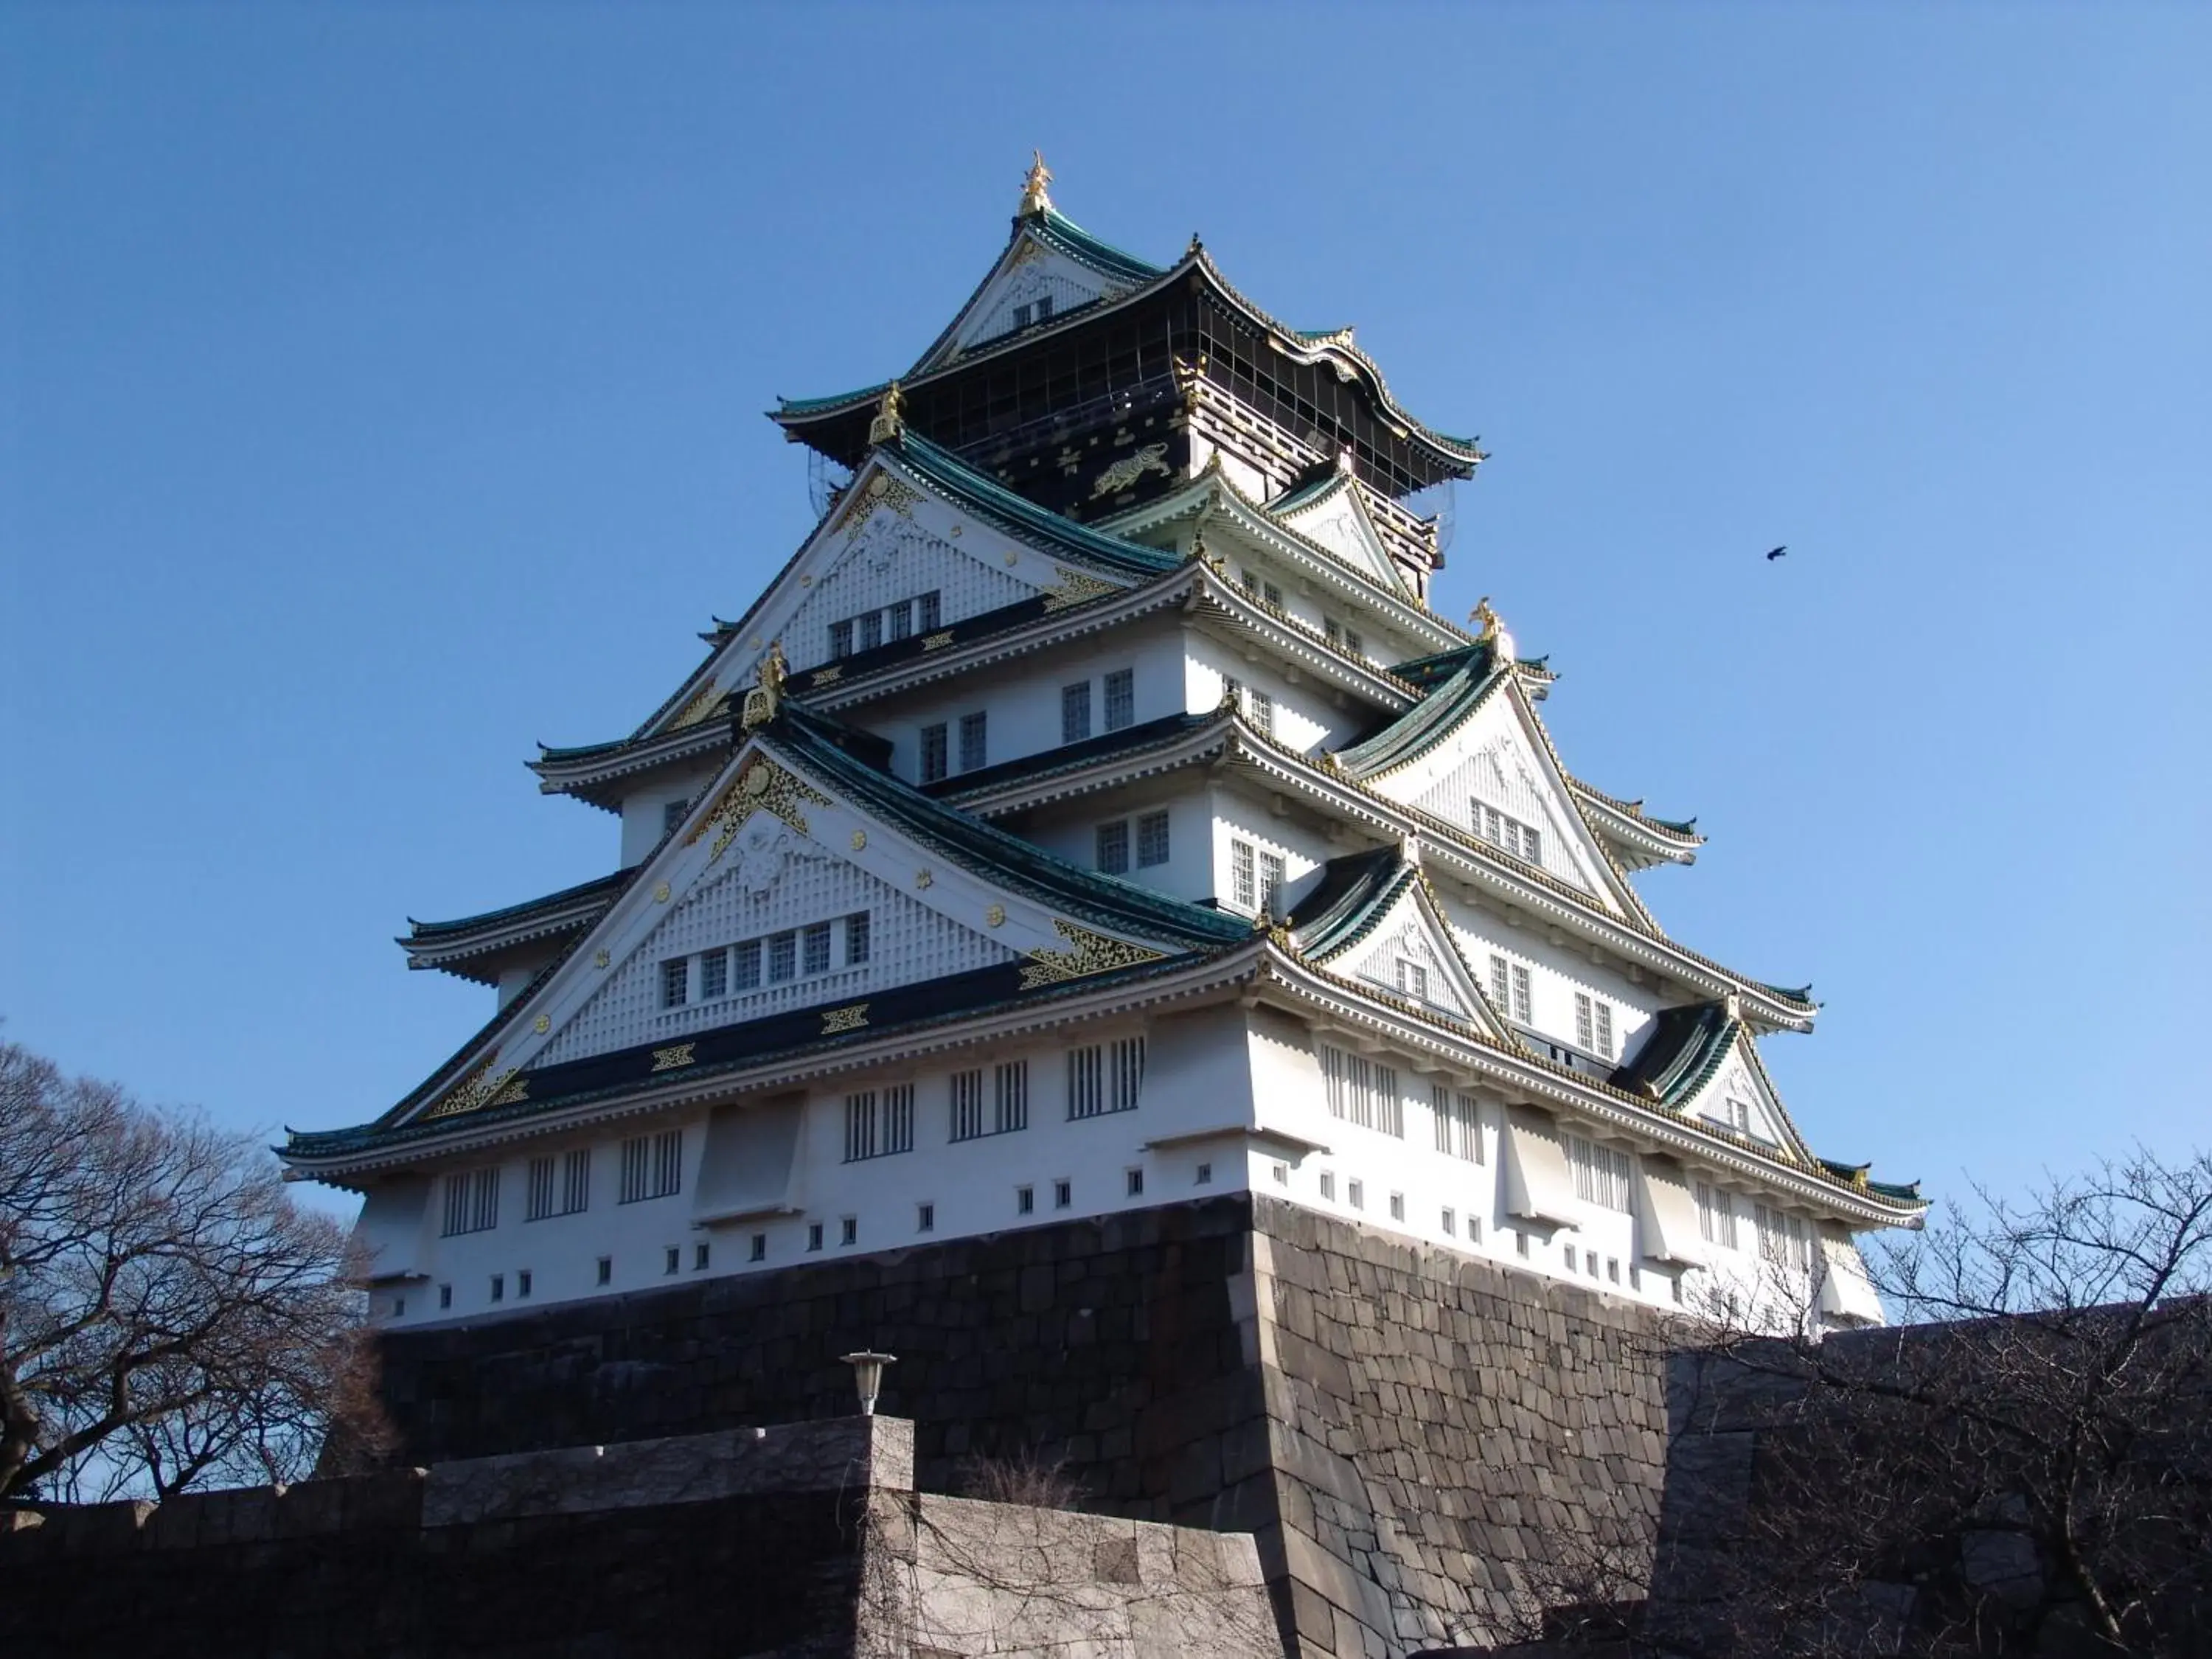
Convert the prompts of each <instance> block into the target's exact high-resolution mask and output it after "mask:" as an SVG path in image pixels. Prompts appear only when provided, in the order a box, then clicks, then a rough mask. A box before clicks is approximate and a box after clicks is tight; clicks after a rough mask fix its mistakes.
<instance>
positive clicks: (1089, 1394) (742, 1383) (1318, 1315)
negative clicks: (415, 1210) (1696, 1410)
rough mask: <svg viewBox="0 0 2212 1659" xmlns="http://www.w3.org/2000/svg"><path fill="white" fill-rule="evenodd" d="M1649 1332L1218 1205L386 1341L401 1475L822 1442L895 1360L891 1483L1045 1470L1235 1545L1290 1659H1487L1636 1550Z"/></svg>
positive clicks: (1648, 1475)
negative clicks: (1246, 1535) (616, 1444)
mask: <svg viewBox="0 0 2212 1659" xmlns="http://www.w3.org/2000/svg"><path fill="white" fill-rule="evenodd" d="M1655 1336H1656V1322H1655V1321H1654V1319H1653V1316H1651V1315H1650V1312H1649V1311H1648V1310H1644V1309H1641V1308H1639V1307H1638V1306H1636V1305H1634V1304H1630V1303H1628V1302H1626V1300H1625V1299H1621V1298H1614V1297H1607V1296H1604V1295H1602V1294H1601V1293H1598V1292H1595V1291H1587V1290H1583V1289H1580V1288H1578V1287H1577V1286H1574V1285H1566V1284H1562V1283H1559V1281H1556V1280H1552V1279H1542V1278H1540V1277H1538V1276H1536V1275H1534V1274H1531V1273H1520V1272H1516V1271H1514V1270H1511V1269H1510V1268H1506V1267H1500V1266H1498V1264H1496V1263H1495V1262H1491V1261H1478V1260H1476V1259H1474V1258H1471V1257H1468V1256H1464V1255H1458V1254H1456V1253H1453V1252H1449V1251H1445V1250H1442V1249H1429V1248H1427V1247H1423V1246H1419V1245H1415V1244H1412V1243H1407V1242H1402V1241H1400V1240H1397V1239H1395V1238H1393V1237H1389V1236H1386V1235H1383V1234H1381V1233H1378V1232H1375V1231H1370V1230H1367V1229H1364V1228H1360V1227H1358V1226H1354V1225H1349V1224H1346V1223H1343V1222H1340V1221H1335V1220H1333V1219H1330V1218H1326V1217H1322V1216H1319V1215H1316V1214H1314V1213H1312V1212H1307V1211H1304V1210H1302V1209H1299V1208H1297V1207H1295V1206H1290V1205H1286V1204H1283V1203H1280V1202H1278V1201H1275V1200H1269V1199H1267V1198H1266V1197H1264V1196H1260V1197H1253V1196H1250V1195H1247V1194H1236V1195H1233V1196H1228V1197H1224V1198H1221V1199H1218V1200H1209V1201H1206V1202H1201V1203H1196V1204H1189V1205H1177V1206H1162V1207H1160V1208H1157V1209H1152V1210H1147V1211H1139V1212H1128V1213H1124V1214H1118V1215H1114V1216H1109V1217H1104V1218H1097V1219H1091V1220H1084V1221H1078V1222H1072V1223H1067V1224H1064V1225H1054V1226H1043V1227H1038V1228H1034V1229H1030V1230H1025V1231H1019V1232H1010V1233H1006V1234H1001V1235H998V1236H995V1237H985V1238H978V1239H966V1240H958V1241H952V1242H948V1243H943V1244H939V1245H935V1246H932V1247H928V1248H926V1249H914V1250H907V1251H902V1252H896V1253H890V1254H886V1255H876V1256H871V1257H866V1258H860V1259H850V1260H843V1261H829V1262H823V1263H821V1264H819V1265H817V1266H807V1267H795V1268H793V1269H791V1270H789V1271H787V1272H784V1273H775V1274H762V1275H751V1276H742V1277H734V1278H730V1279H718V1280H715V1281H712V1282H708V1283H703V1284H700V1285H687V1286H684V1287H681V1288H677V1289H671V1290H669V1291H660V1292H653V1293H647V1294H641V1295H638V1296H634V1297H617V1298H608V1299H605V1300H601V1301H595V1302H591V1303H586V1304H570V1305H568V1306H566V1307H561V1308H555V1309H550V1310H541V1311H538V1312H534V1313H532V1314H529V1315H526V1316H508V1317H506V1318H504V1319H501V1320H497V1321H494V1322H484V1323H481V1324H476V1325H470V1326H460V1327H451V1328H445V1329H438V1330H428V1331H420V1330H418V1331H409V1332H402V1333H397V1334H393V1335H392V1337H391V1338H390V1339H389V1340H388V1341H387V1346H386V1382H387V1392H388V1394H389V1395H390V1398H391V1401H392V1410H393V1413H394V1415H395V1417H396V1418H397V1419H398V1422H399V1425H400V1426H401V1429H402V1431H403V1435H404V1438H405V1441H406V1443H407V1452H406V1455H408V1456H409V1457H410V1458H412V1459H414V1460H415V1461H418V1462H420V1461H428V1460H430V1459H435V1458H442V1457H453V1456H467V1455H483V1454H486V1453H490V1452H504V1451H512V1450H518V1449H526V1448H531V1447H543V1446H554V1445H562V1444H572V1443H578V1442H594V1441H606V1440H617V1439H625V1438H631V1437H639V1436H644V1435H663V1434H681V1433H694V1432H698V1431H704V1430H711V1429H725V1428H729V1427H732V1426H735V1425H739V1424H750V1423H777V1422H788V1421H793V1420H796V1419H804V1418H807V1417H812V1416H826V1415H829V1414H831V1413H836V1412H839V1411H844V1410H849V1409H850V1407H849V1404H848V1402H849V1401H850V1399H851V1392H850V1390H851V1381H850V1376H849V1373H848V1370H847V1369H846V1367H844V1366H843V1365H842V1364H839V1363H838V1360H837V1356H838V1355H839V1354H841V1353H843V1352H848V1351H849V1350H851V1349H854V1348H856V1347H860V1346H874V1347H877V1348H879V1349H883V1350H885V1351H888V1352H892V1353H895V1354H896V1355H897V1356H898V1357H899V1363H898V1364H896V1366H894V1367H892V1368H891V1369H890V1372H889V1374H888V1376H887V1377H886V1381H885V1384H884V1401H883V1407H882V1408H883V1409H884V1411H886V1412H890V1413H896V1414H897V1415H900V1416H902V1417H907V1418H911V1419H914V1422H915V1474H916V1480H917V1484H918V1485H919V1486H921V1488H923V1489H924V1490H925V1491H938V1492H945V1491H951V1490H957V1488H958V1486H959V1484H960V1482H961V1479H962V1474H963V1462H965V1461H966V1460H967V1459H969V1458H971V1457H975V1456H977V1455H992V1456H1005V1455H1020V1454H1024V1453H1030V1452H1042V1454H1043V1455H1045V1456H1047V1457H1053V1458H1058V1457H1064V1458H1065V1459H1066V1462H1067V1465H1068V1471H1067V1472H1068V1474H1070V1475H1071V1476H1072V1477H1073V1479H1074V1480H1077V1481H1078V1482H1079V1483H1080V1484H1081V1485H1082V1486H1084V1487H1085V1490H1086V1492H1087V1494H1088V1497H1087V1498H1086V1506H1087V1507H1090V1508H1092V1509H1095V1510H1101V1511H1103V1512H1107V1513H1112V1514H1116V1515H1121V1516H1133V1517H1137V1518H1141V1519H1149V1520H1155V1521H1168V1522H1177V1523H1181V1524H1183V1525H1192V1526H1203V1527H1208V1528H1215V1529H1218V1530H1223V1531H1231V1532H1250V1533H1253V1534H1255V1536H1256V1538H1257V1540H1258V1544H1259V1549H1260V1559H1261V1562H1262V1564H1263V1565H1264V1566H1265V1568H1266V1571H1267V1577H1268V1582H1269V1585H1270V1588H1271V1589H1272V1591H1273V1595H1274V1596H1275V1600H1276V1606H1277V1610H1278V1613H1279V1618H1280V1620H1281V1621H1282V1624H1283V1626H1284V1629H1285V1634H1286V1635H1287V1636H1288V1637H1289V1638H1291V1640H1293V1641H1294V1642H1295V1643H1296V1644H1297V1648H1298V1649H1299V1650H1301V1651H1303V1652H1306V1653H1312V1654H1328V1655H1332V1656H1339V1659H1349V1656H1352V1655H1374V1656H1378V1659H1379V1656H1385V1655H1396V1654H1400V1653H1403V1652H1407V1651H1409V1650H1413V1649H1418V1648H1421V1647H1425V1646H1434V1645H1443V1644H1447V1643H1449V1642H1453V1641H1486V1640H1495V1639H1500V1638H1503V1637H1504V1636H1507V1635H1510V1634H1511V1633H1514V1632H1516V1630H1517V1629H1519V1628H1520V1627H1521V1625H1522V1615H1523V1614H1525V1613H1527V1612H1528V1610H1529V1609H1530V1608H1532V1607H1535V1606H1537V1605H1538V1604H1540V1603H1541V1602H1542V1601H1544V1600H1545V1599H1546V1598H1547V1596H1548V1595H1551V1594H1553V1589H1554V1587H1555V1585H1556V1584H1557V1583H1559V1582H1562V1581H1564V1580H1565V1579H1566V1578H1569V1577H1574V1576H1575V1572H1576V1570H1577V1568H1578V1567H1579V1566H1580V1565H1583V1563H1585V1562H1586V1561H1587V1560H1588V1559H1590V1558H1591V1557H1593V1556H1595V1555H1596V1554H1598V1553H1602V1552H1607V1551H1625V1552H1627V1553H1628V1554H1629V1556H1630V1557H1633V1556H1635V1554H1636V1553H1638V1552H1642V1551H1648V1549H1649V1547H1650V1536H1651V1532H1652V1529H1653V1527H1654V1526H1655V1524H1656V1515H1657V1512H1658V1506H1659V1492H1660V1487H1661V1483H1662V1468H1663V1462H1664V1455H1665V1442H1664V1434H1665V1428H1666V1417H1665V1400H1664V1389H1663V1387H1662V1383H1661V1380H1660V1374H1661V1369H1662V1367H1661V1364H1660V1360H1659V1356H1658V1355H1657V1353H1656V1343H1655V1340H1654V1338H1655Z"/></svg>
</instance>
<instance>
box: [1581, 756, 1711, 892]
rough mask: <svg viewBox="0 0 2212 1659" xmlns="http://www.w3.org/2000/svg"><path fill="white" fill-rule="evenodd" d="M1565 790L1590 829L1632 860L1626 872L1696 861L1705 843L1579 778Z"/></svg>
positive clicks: (1693, 832)
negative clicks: (1575, 802)
mask: <svg viewBox="0 0 2212 1659" xmlns="http://www.w3.org/2000/svg"><path fill="white" fill-rule="evenodd" d="M1567 787H1568V788H1569V789H1571V790H1572V791H1573V792H1574V796H1575V799H1576V800H1577V802H1578V803H1579V804H1580V805H1581V806H1582V807H1583V816H1584V817H1585V819H1587V820H1588V821H1589V824H1590V826H1591V828H1593V829H1596V830H1597V831H1598V832H1599V833H1600V834H1601V835H1603V836H1605V837H1606V838H1607V840H1608V841H1610V842H1612V843H1613V846H1614V847H1615V848H1617V849H1618V850H1619V851H1620V854H1622V856H1623V857H1624V859H1633V860H1636V862H1634V863H1632V864H1630V865H1629V866H1628V867H1629V868H1630V869H1632V870H1648V869H1650V867H1651V866H1653V865H1655V864H1695V863H1696V862H1697V861H1698V850H1697V849H1698V848H1700V847H1703V846H1704V845H1705V837H1704V836H1701V835H1699V834H1698V833H1697V832H1696V831H1695V830H1694V829H1686V827H1685V826H1683V825H1680V824H1676V823H1670V822H1669V821H1668V820H1667V819H1664V818H1653V817H1646V816H1645V815H1644V808H1643V805H1642V803H1641V802H1638V801H1626V800H1621V799H1618V798H1616V797H1614V796H1612V795H1608V794H1606V793H1603V792H1602V791H1601V790H1598V789H1594V788H1592V787H1590V786H1589V784H1587V783H1584V782H1583V781H1582V780H1581V779H1580V778H1577V777H1569V778H1568V779H1567ZM1692 822H1694V820H1692Z"/></svg>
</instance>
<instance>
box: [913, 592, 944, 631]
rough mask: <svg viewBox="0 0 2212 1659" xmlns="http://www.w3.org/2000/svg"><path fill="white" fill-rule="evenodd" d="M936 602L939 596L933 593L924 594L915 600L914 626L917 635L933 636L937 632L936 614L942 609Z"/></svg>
mask: <svg viewBox="0 0 2212 1659" xmlns="http://www.w3.org/2000/svg"><path fill="white" fill-rule="evenodd" d="M938 600H939V596H938V595H937V594H936V593H935V592H928V593H924V594H922V595H921V596H920V597H919V598H917V599H915V602H914V625H915V631H916V632H917V633H922V634H934V633H935V632H936V631H937V622H938V614H939V611H942V610H943V609H944V607H943V606H942V605H940V604H939V602H938Z"/></svg>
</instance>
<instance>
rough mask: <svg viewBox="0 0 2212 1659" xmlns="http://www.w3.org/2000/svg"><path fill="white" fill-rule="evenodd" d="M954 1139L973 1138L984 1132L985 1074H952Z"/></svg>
mask: <svg viewBox="0 0 2212 1659" xmlns="http://www.w3.org/2000/svg"><path fill="white" fill-rule="evenodd" d="M951 1093H952V1139H955V1140H973V1139H975V1137H976V1136H978V1135H980V1134H981V1133H983V1074H982V1073H981V1072H955V1073H953V1074H952V1084H951Z"/></svg>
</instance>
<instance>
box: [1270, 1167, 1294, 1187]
mask: <svg viewBox="0 0 2212 1659" xmlns="http://www.w3.org/2000/svg"><path fill="white" fill-rule="evenodd" d="M1270 1173H1272V1174H1273V1176H1274V1177H1275V1184H1276V1185H1277V1186H1278V1187H1287V1186H1289V1185H1290V1184H1291V1166H1290V1165H1289V1164H1276V1165H1275V1166H1274V1168H1273V1170H1272V1171H1270Z"/></svg>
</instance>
